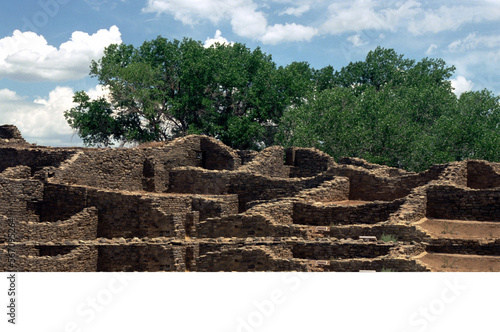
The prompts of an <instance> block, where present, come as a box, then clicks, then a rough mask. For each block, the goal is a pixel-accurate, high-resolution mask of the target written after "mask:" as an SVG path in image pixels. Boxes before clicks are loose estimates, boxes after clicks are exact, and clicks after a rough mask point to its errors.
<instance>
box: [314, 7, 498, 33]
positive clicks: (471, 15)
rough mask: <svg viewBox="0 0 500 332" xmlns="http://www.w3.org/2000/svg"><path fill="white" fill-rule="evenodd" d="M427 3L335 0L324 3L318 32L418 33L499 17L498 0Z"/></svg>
mask: <svg viewBox="0 0 500 332" xmlns="http://www.w3.org/2000/svg"><path fill="white" fill-rule="evenodd" d="M443 3H444V2H443ZM431 6H432V5H431V4H430V3H427V2H425V1H417V0H406V1H376V0H339V1H335V2H334V3H332V4H330V5H329V6H328V10H327V12H328V18H327V20H326V21H325V22H323V24H322V25H321V32H322V33H328V34H334V35H337V34H342V33H346V32H359V31H363V30H376V31H397V30H407V31H409V32H410V33H412V34H413V35H422V34H426V33H438V32H441V31H447V30H457V29H458V28H459V27H461V26H462V25H464V24H467V23H478V22H485V21H492V22H493V21H498V20H499V19H500V2H498V1H487V0H479V1H473V2H472V1H471V2H470V3H467V4H466V5H455V6H450V5H441V6H434V8H433V7H431Z"/></svg>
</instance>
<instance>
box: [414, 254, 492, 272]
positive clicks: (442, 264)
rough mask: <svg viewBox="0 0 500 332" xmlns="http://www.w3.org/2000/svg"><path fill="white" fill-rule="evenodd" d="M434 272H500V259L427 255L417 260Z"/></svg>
mask: <svg viewBox="0 0 500 332" xmlns="http://www.w3.org/2000/svg"><path fill="white" fill-rule="evenodd" d="M417 260H418V261H420V262H422V263H424V264H426V265H427V266H428V267H429V268H430V269H431V271H432V272H500V257H497V256H478V255H457V254H437V253H425V254H423V255H422V256H421V257H419V258H418V259H417Z"/></svg>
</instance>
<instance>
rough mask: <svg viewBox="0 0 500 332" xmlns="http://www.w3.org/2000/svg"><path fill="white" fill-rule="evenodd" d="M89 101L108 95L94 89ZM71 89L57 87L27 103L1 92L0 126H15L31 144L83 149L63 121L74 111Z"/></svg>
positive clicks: (10, 91) (6, 91)
mask: <svg viewBox="0 0 500 332" xmlns="http://www.w3.org/2000/svg"><path fill="white" fill-rule="evenodd" d="M87 93H88V94H89V96H90V97H91V98H93V99H94V98H98V97H107V96H108V94H109V91H108V90H107V89H106V88H104V87H103V86H101V85H97V86H96V87H94V88H91V89H89V90H88V91H87ZM73 95H74V91H73V89H72V88H69V87H63V86H58V87H56V88H55V89H54V90H52V91H51V92H50V93H49V95H48V96H47V97H43V98H37V99H34V100H28V98H25V97H22V96H20V95H18V94H17V93H16V92H15V91H12V90H9V89H2V90H0V109H1V110H2V112H1V113H0V123H5V124H13V125H16V126H17V127H18V128H19V130H20V131H21V133H22V134H23V136H24V138H25V139H26V140H27V141H28V142H31V143H37V144H39V145H50V146H68V145H82V141H81V140H80V139H79V138H78V137H77V136H75V135H74V131H73V129H72V128H71V127H70V126H69V125H68V123H67V122H66V119H65V118H64V111H66V110H69V109H70V108H72V107H74V106H75V104H74V103H73Z"/></svg>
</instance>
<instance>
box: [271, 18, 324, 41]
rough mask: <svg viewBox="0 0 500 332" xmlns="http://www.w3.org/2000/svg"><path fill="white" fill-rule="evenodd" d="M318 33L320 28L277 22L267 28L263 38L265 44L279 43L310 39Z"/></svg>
mask: <svg viewBox="0 0 500 332" xmlns="http://www.w3.org/2000/svg"><path fill="white" fill-rule="evenodd" d="M317 34H318V30H317V29H315V28H312V27H306V26H303V25H299V24H295V23H292V24H288V23H287V24H285V25H282V24H275V25H273V26H270V27H268V28H267V31H266V33H265V34H264V35H263V36H262V38H261V40H262V42H263V43H264V44H278V43H280V42H285V41H290V42H294V41H308V40H311V39H312V38H313V37H314V36H316V35H317Z"/></svg>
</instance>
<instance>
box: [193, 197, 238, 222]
mask: <svg viewBox="0 0 500 332" xmlns="http://www.w3.org/2000/svg"><path fill="white" fill-rule="evenodd" d="M192 209H193V210H194V211H199V213H200V220H205V219H207V218H214V217H225V216H229V215H231V214H237V213H238V196H237V195H224V196H199V195H195V196H193V198H192Z"/></svg>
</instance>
